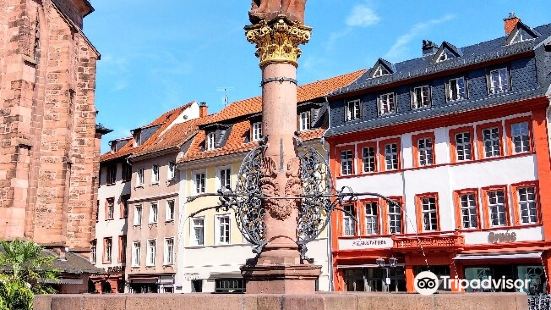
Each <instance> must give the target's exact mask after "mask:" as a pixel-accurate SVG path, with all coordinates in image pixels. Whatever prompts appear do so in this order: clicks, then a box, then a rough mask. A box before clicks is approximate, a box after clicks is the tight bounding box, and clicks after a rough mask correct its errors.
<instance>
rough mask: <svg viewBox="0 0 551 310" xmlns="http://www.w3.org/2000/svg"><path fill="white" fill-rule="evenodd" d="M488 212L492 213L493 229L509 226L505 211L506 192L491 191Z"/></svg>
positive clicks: (491, 222) (488, 194)
mask: <svg viewBox="0 0 551 310" xmlns="http://www.w3.org/2000/svg"><path fill="white" fill-rule="evenodd" d="M487 196H488V209H489V210H488V211H489V213H490V225H491V226H492V227H497V226H505V225H507V212H506V210H505V192H504V191H502V190H495V191H489V192H488V193H487Z"/></svg>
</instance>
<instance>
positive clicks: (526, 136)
mask: <svg viewBox="0 0 551 310" xmlns="http://www.w3.org/2000/svg"><path fill="white" fill-rule="evenodd" d="M528 121H529V118H528V117H526V118H521V119H515V120H509V121H506V126H507V136H508V145H507V146H508V154H510V155H514V154H522V153H527V152H530V151H531V150H532V145H531V139H530V124H529V122H528Z"/></svg>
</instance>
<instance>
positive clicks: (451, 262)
mask: <svg viewBox="0 0 551 310" xmlns="http://www.w3.org/2000/svg"><path fill="white" fill-rule="evenodd" d="M505 30H506V34H505V36H504V37H501V38H497V39H494V40H490V41H486V42H481V43H479V44H476V45H473V46H466V47H463V48H457V47H455V46H454V45H452V44H451V43H449V42H443V43H442V44H441V45H439V46H437V45H435V44H434V43H432V42H430V41H425V42H424V43H423V56H422V57H420V58H416V59H412V60H408V61H405V62H401V63H396V64H392V63H390V62H388V61H386V60H384V59H379V60H378V61H377V62H376V63H375V65H374V66H373V68H371V69H370V70H368V71H367V72H366V73H365V74H364V75H363V76H362V77H361V78H359V79H358V80H357V81H356V82H354V83H353V84H351V85H350V86H348V87H345V88H342V89H340V90H338V91H336V92H334V93H333V94H332V95H331V96H330V98H329V102H330V115H331V119H330V126H329V130H328V132H327V133H326V137H327V141H328V143H329V145H330V163H331V170H332V172H333V175H334V177H335V183H336V187H337V188H341V187H343V186H350V187H351V188H352V189H353V190H354V191H355V192H358V193H362V192H375V193H380V194H382V195H384V196H386V197H389V198H390V199H391V200H392V201H394V202H397V204H393V203H390V202H388V201H386V200H384V199H379V198H373V197H369V196H362V197H360V198H359V200H358V201H356V202H354V203H351V204H349V205H345V206H343V208H344V209H345V210H346V211H347V213H338V214H334V216H333V219H332V220H333V225H332V227H333V234H332V235H333V239H332V247H333V262H332V265H333V270H334V279H335V280H334V285H335V288H336V289H337V290H340V291H407V292H413V291H414V286H413V279H414V277H415V275H416V274H418V273H419V272H420V271H424V270H427V269H428V270H430V271H432V272H434V273H435V274H437V275H441V276H449V277H451V278H454V277H459V278H466V279H485V278H488V277H490V276H491V277H494V278H501V277H502V276H504V277H506V278H512V279H531V280H532V281H531V283H532V284H531V287H530V290H531V291H532V292H543V291H545V286H546V285H549V284H548V283H549V279H545V274H548V273H549V267H550V262H551V252H550V251H549V249H550V247H549V246H550V241H551V239H550V238H551V213H550V212H551V211H550V210H551V193H550V192H549V190H548V189H549V185H550V182H551V174H550V172H551V170H550V164H549V162H550V156H549V154H550V153H549V135H548V127H549V126H548V118H547V115H548V111H549V98H548V97H547V96H548V95H549V85H550V76H549V74H548V73H549V71H550V69H551V66H550V65H551V62H550V60H551V51H550V49H549V42H550V36H551V25H544V26H540V27H536V28H530V27H529V26H527V25H525V24H524V23H522V22H521V21H520V20H519V19H518V18H516V17H514V16H510V17H508V18H507V19H505ZM546 93H547V96H546ZM354 218H355V219H356V220H357V221H355V220H354ZM546 272H547V273H546ZM441 289H444V290H445V289H449V290H457V289H456V288H455V287H452V288H444V287H441Z"/></svg>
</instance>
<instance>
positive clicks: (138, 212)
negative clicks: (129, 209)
mask: <svg viewBox="0 0 551 310" xmlns="http://www.w3.org/2000/svg"><path fill="white" fill-rule="evenodd" d="M140 225H142V206H141V205H137V206H136V207H134V226H140Z"/></svg>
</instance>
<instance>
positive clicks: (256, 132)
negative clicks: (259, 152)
mask: <svg viewBox="0 0 551 310" xmlns="http://www.w3.org/2000/svg"><path fill="white" fill-rule="evenodd" d="M261 139H262V122H256V123H253V141H258V140H261Z"/></svg>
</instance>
